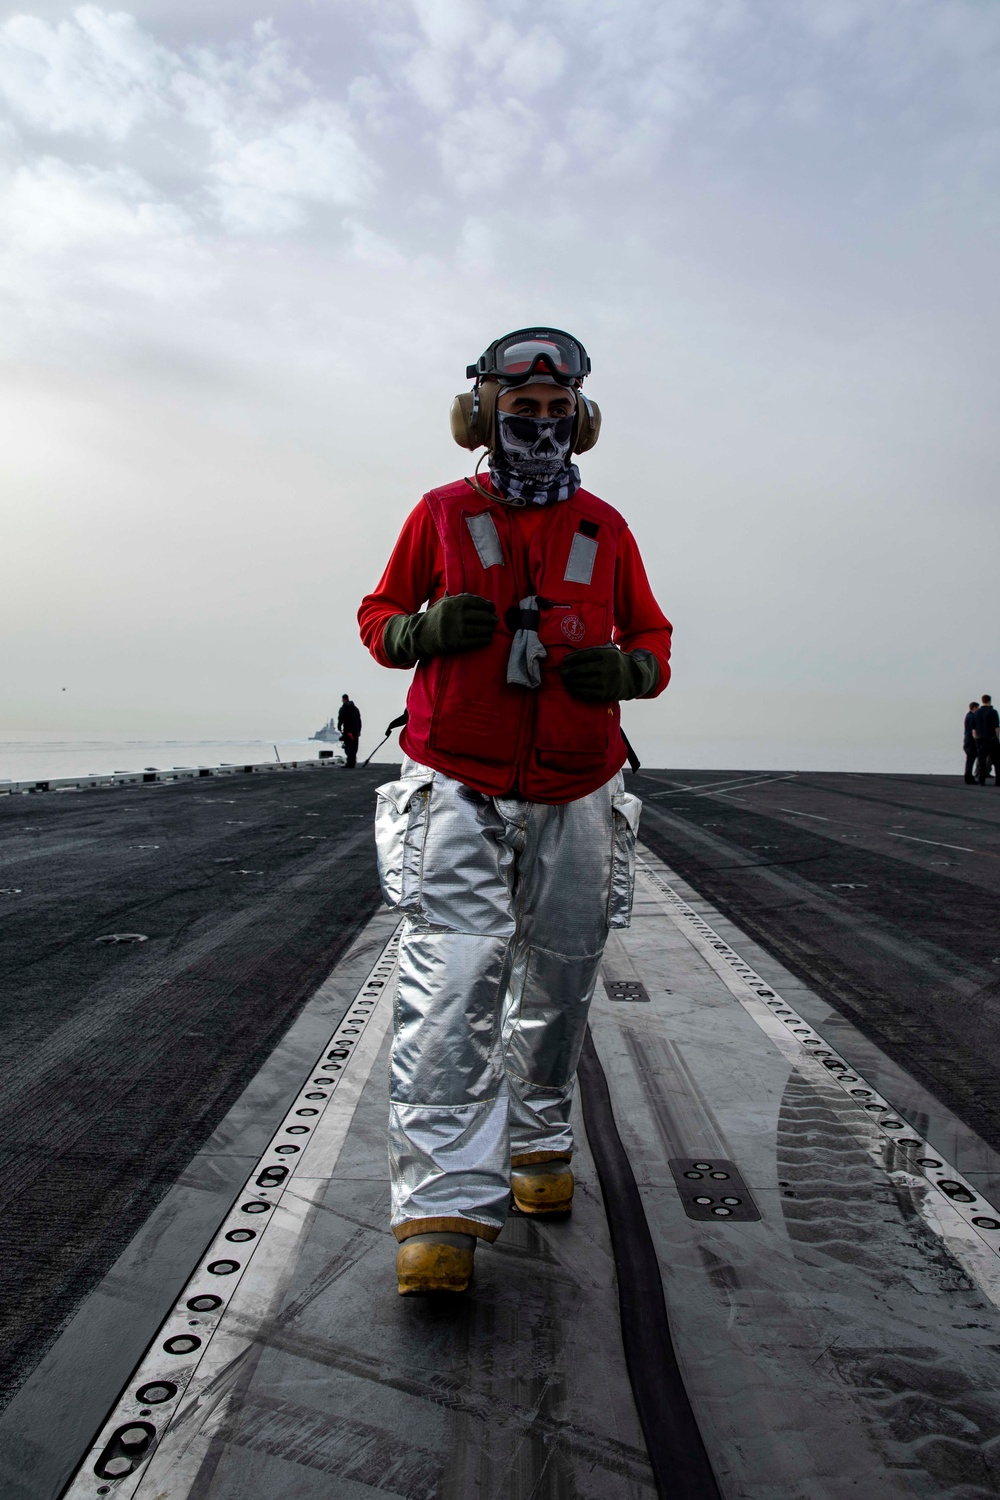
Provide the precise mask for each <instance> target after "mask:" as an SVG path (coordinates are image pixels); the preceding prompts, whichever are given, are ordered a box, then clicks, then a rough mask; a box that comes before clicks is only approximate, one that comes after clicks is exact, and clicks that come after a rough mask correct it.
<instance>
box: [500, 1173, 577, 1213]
mask: <svg viewBox="0 0 1000 1500" xmlns="http://www.w3.org/2000/svg"><path fill="white" fill-rule="evenodd" d="M510 1185H511V1188H512V1190H513V1193H514V1204H515V1207H517V1208H519V1209H520V1211H521V1213H523V1214H568V1213H569V1211H570V1209H571V1208H572V1207H573V1173H572V1171H571V1169H570V1164H569V1162H568V1161H530V1162H525V1163H524V1164H523V1165H521V1166H514V1167H511V1171H510Z"/></svg>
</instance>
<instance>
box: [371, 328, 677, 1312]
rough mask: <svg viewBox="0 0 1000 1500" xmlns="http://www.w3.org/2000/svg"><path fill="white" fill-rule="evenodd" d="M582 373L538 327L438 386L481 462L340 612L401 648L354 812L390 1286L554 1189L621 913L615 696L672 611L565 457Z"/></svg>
mask: <svg viewBox="0 0 1000 1500" xmlns="http://www.w3.org/2000/svg"><path fill="white" fill-rule="evenodd" d="M589 371H590V360H589V358H588V357H587V353H586V351H585V350H584V348H583V346H582V345H581V344H580V342H579V341H578V340H577V339H574V338H573V337H571V336H570V335H569V334H566V333H563V332H561V331H560V330H558V329H549V328H546V329H541V328H529V329H519V330H517V331H516V332H515V333H511V334H508V335H506V337H504V338H502V339H497V340H496V342H495V343H493V344H491V345H490V347H489V348H488V349H487V351H486V353H485V354H483V355H482V356H481V357H480V359H479V360H478V362H477V363H476V364H475V365H472V366H470V367H469V370H468V375H469V378H470V379H473V380H474V382H475V384H474V386H473V389H472V390H471V391H468V392H464V393H463V394H462V395H460V396H458V397H456V399H455V402H454V404H453V406H452V435H453V437H454V438H455V440H456V442H457V443H458V444H459V445H460V446H461V447H463V448H469V449H476V448H480V447H483V448H485V449H486V450H487V455H488V458H489V477H488V478H487V477H486V476H485V475H484V476H482V477H480V476H479V472H478V467H477V472H476V474H474V475H473V476H472V478H468V479H460V480H458V481H456V482H454V483H452V484H445V485H442V486H440V487H439V488H436V489H432V490H430V491H429V492H428V493H427V494H425V495H424V497H423V499H422V500H421V501H420V503H419V504H418V505H417V507H416V509H415V510H414V511H413V512H412V513H411V515H410V516H409V518H408V519H407V521H406V522H405V524H404V526H403V530H402V533H401V534H400V537H399V540H398V541H397V543H396V546H395V549H394V551H393V553H392V556H391V558H390V560H389V563H388V566H387V568H386V571H385V573H384V575H383V577H382V579H381V581H380V582H379V583H378V585H377V586H376V588H375V590H374V592H373V593H371V594H369V595H368V596H367V598H366V599H365V600H364V601H363V602H362V605H361V608H360V610H359V612H358V618H359V623H360V626H361V636H362V639H363V641H364V643H365V645H366V646H367V647H368V649H369V650H370V651H371V653H372V655H373V656H374V657H375V659H376V661H378V662H380V663H381V664H382V665H383V666H386V667H396V668H402V669H404V670H406V669H410V670H412V669H413V668H416V671H415V673H414V677H413V681H412V683H411V685H410V690H409V694H408V696H407V709H408V714H409V718H408V722H407V725H406V728H405V730H404V731H403V733H402V735H401V737H400V743H401V745H402V748H403V750H404V752H405V755H406V759H405V760H404V762H403V767H402V774H401V776H400V779H399V780H398V781H393V782H389V783H388V784H387V785H385V786H382V787H379V789H378V794H379V795H378V811H377V814H376V829H375V838H376V845H377V849H378V860H379V874H380V876H381V881H382V890H383V895H384V898H385V900H386V902H387V904H388V905H389V906H391V907H394V908H395V909H396V910H398V911H400V912H401V913H402V914H403V917H404V923H403V931H402V937H401V940H400V947H399V969H398V977H397V981H396V993H395V996H394V1006H393V1012H394V1014H393V1022H394V1039H393V1048H392V1058H391V1063H390V1113H389V1163H390V1176H391V1183H392V1211H391V1221H390V1222H391V1227H392V1231H393V1233H394V1235H395V1237H396V1239H397V1241H398V1242H399V1249H398V1252H397V1258H396V1272H397V1278H398V1286H399V1291H400V1292H401V1293H402V1294H404V1295H412V1294H414V1293H420V1292H445V1291H447V1292H462V1291H464V1290H465V1289H466V1287H467V1286H468V1284H469V1280H470V1277H471V1275H472V1269H473V1251H474V1249H475V1247H476V1245H477V1243H478V1242H479V1241H480V1240H485V1241H490V1240H495V1239H496V1237H497V1235H498V1234H499V1233H500V1231H501V1229H502V1228H503V1224H504V1220H505V1218H506V1216H507V1212H508V1208H509V1206H510V1200H511V1196H512V1195H513V1199H514V1203H515V1205H516V1206H517V1208H518V1209H519V1210H520V1211H521V1212H522V1213H527V1214H534V1215H545V1214H565V1213H567V1212H569V1210H570V1208H571V1205H572V1199H573V1172H572V1170H571V1166H570V1161H571V1158H572V1156H573V1126H572V1121H571V1117H570V1111H571V1104H572V1099H573V1088H574V1083H575V1078H576V1068H577V1060H578V1058H579V1055H580V1048H581V1046H582V1044H583V1038H584V1030H585V1027H586V1023H587V1012H588V1008H589V1006H590V1000H591V996H592V995H593V992H594V986H595V984H596V982H597V977H598V974H599V972H600V966H601V955H602V952H603V949H604V945H605V942H606V941H607V937H608V931H609V929H614V928H620V927H627V926H628V925H629V921H630V914H631V904H632V887H633V882H634V878H635V836H636V826H637V824H638V819H639V809H640V803H639V799H638V798H637V797H635V796H633V795H631V793H629V792H627V791H626V790H625V784H624V780H623V777H622V766H623V765H624V763H625V761H626V759H627V758H628V751H627V747H626V743H625V740H624V738H623V736H622V733H621V727H620V716H619V703H620V701H621V700H622V699H625V698H654V697H655V696H656V695H657V694H658V693H660V692H662V690H663V689H664V688H665V687H666V685H667V680H668V678H669V675H670V666H669V657H670V632H671V627H670V624H669V621H667V620H666V618H665V617H664V615H663V613H662V612H661V610H660V608H659V606H658V604H657V602H656V600H655V598H654V597H653V594H652V591H651V589H650V586H649V582H648V580H647V578H646V573H645V569H644V568H643V565H642V559H641V557H640V555H639V549H638V546H637V544H636V542H635V539H634V537H633V535H632V533H631V531H630V530H629V528H628V525H627V523H626V521H625V518H624V517H623V516H622V515H620V514H619V513H618V511H616V510H614V509H612V507H611V506H610V505H608V504H606V503H605V502H604V501H603V500H599V499H598V497H597V496H596V495H593V494H590V493H589V492H588V491H587V490H585V489H583V488H582V486H581V482H580V471H579V469H578V468H577V466H576V465H575V464H574V463H573V462H572V461H571V460H572V455H573V454H574V453H582V452H585V451H586V450H588V449H590V448H592V447H593V446H594V443H595V442H596V441H597V435H598V431H599V427H600V412H599V411H598V409H597V407H596V405H594V403H592V402H591V401H590V400H588V398H587V397H586V396H585V395H584V394H583V391H582V389H581V387H582V383H583V380H584V377H585V376H586V375H587V374H588V373H589ZM424 605H426V606H427V607H426V608H423V606H424Z"/></svg>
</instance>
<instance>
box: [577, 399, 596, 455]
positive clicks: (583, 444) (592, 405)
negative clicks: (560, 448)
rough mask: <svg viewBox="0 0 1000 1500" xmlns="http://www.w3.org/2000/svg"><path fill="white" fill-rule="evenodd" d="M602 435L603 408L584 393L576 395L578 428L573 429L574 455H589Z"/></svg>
mask: <svg viewBox="0 0 1000 1500" xmlns="http://www.w3.org/2000/svg"><path fill="white" fill-rule="evenodd" d="M600 435H601V408H600V407H599V406H598V404H597V402H596V401H591V399H590V397H589V396H585V395H584V394H583V392H582V391H577V393H576V426H575V428H574V429H573V449H572V451H573V452H574V453H589V452H590V450H591V448H593V447H594V445H595V443H596V442H597V439H598V438H599V437H600Z"/></svg>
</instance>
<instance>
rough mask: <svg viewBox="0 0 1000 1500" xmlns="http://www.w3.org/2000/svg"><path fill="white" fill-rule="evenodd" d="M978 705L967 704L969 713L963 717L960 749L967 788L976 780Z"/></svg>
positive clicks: (974, 703)
mask: <svg viewBox="0 0 1000 1500" xmlns="http://www.w3.org/2000/svg"><path fill="white" fill-rule="evenodd" d="M978 707H979V704H978V703H976V702H972V703H970V704H969V712H968V713H967V714H966V716H965V730H964V735H963V739H962V749H963V750H964V751H965V780H966V784H967V785H968V786H972V785H973V783H974V782H975V779H976V754H977V749H976V709H977V708H978Z"/></svg>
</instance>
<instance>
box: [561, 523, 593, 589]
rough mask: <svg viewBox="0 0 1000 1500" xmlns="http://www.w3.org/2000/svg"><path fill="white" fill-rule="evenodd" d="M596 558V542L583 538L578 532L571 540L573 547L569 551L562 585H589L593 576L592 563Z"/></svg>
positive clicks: (581, 533) (590, 538)
mask: <svg viewBox="0 0 1000 1500" xmlns="http://www.w3.org/2000/svg"><path fill="white" fill-rule="evenodd" d="M596 558H597V542H596V540H595V538H594V537H592V536H584V534H583V532H582V531H578V532H577V533H576V535H575V536H574V538H573V545H572V546H571V547H570V549H569V561H568V562H567V564H566V571H565V573H564V574H563V582H564V583H589V582H590V580H591V578H592V577H593V576H594V562H595V560H596Z"/></svg>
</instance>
